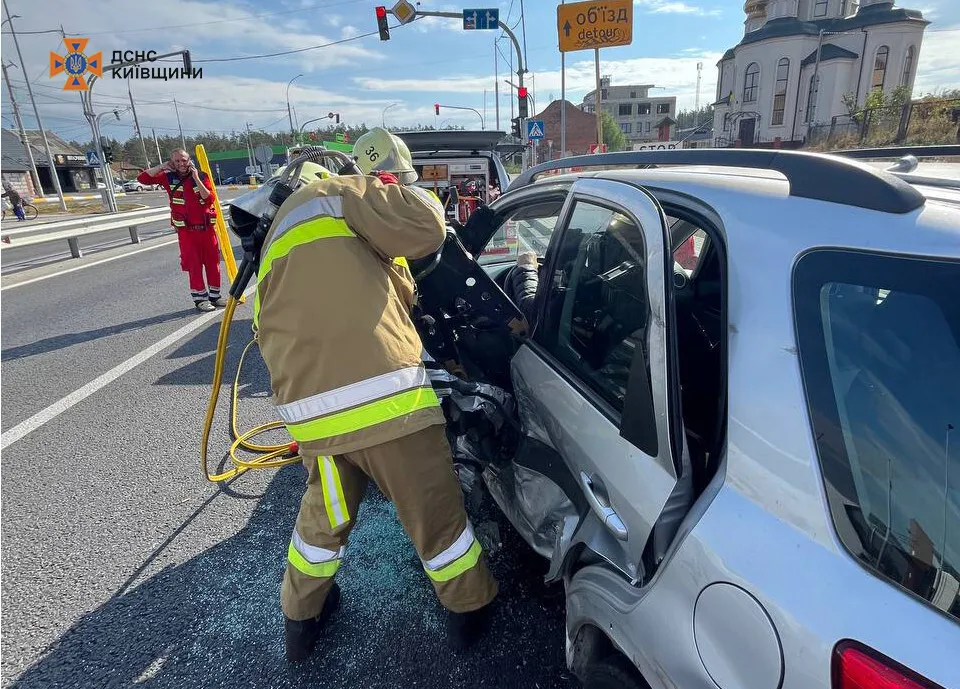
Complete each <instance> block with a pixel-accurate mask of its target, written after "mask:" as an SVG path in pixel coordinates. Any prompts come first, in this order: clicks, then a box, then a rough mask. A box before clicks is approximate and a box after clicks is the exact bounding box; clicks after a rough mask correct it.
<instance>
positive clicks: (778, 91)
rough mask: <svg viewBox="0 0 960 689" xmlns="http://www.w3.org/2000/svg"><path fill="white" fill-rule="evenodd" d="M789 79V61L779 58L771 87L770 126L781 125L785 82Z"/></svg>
mask: <svg viewBox="0 0 960 689" xmlns="http://www.w3.org/2000/svg"><path fill="white" fill-rule="evenodd" d="M789 78H790V60H788V59H787V58H785V57H784V58H780V62H778V63H777V81H776V83H775V84H774V87H773V116H772V117H771V118H770V124H783V111H784V110H785V109H786V106H787V81H788V80H789Z"/></svg>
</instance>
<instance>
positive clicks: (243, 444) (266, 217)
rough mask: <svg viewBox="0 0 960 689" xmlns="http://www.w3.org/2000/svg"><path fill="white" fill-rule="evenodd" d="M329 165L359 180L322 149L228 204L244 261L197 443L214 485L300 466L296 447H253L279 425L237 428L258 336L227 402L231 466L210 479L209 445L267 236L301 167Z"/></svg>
mask: <svg viewBox="0 0 960 689" xmlns="http://www.w3.org/2000/svg"><path fill="white" fill-rule="evenodd" d="M325 161H330V162H332V163H333V164H332V165H330V166H329V167H330V168H331V169H337V170H338V172H337V174H340V175H350V174H356V175H358V174H361V172H360V170H359V168H358V167H357V166H356V162H355V160H354V159H353V158H351V157H350V156H348V155H346V154H344V153H341V152H340V151H331V150H327V149H325V148H323V147H322V146H314V147H310V148H309V149H306V150H304V151H303V153H302V154H301V155H299V156H297V157H296V158H294V159H293V160H291V161H290V163H289V164H288V165H287V166H286V168H285V169H284V171H283V173H282V174H281V175H280V179H279V180H277V182H276V183H275V184H273V185H272V188H271V185H269V184H265V185H264V186H263V187H261V188H260V189H257V190H256V191H253V192H250V193H249V194H244V195H243V196H240V197H238V198H236V199H234V200H233V201H231V203H230V216H229V218H230V222H229V225H230V229H231V230H232V231H233V232H234V234H236V235H237V236H238V237H240V243H241V247H242V248H243V260H242V261H241V262H240V267H239V268H238V269H237V276H236V278H235V279H234V280H233V283H231V285H230V294H229V297H228V298H227V306H226V308H225V309H224V314H223V321H222V322H221V323H220V334H219V336H218V338H217V353H216V358H215V360H214V371H213V387H212V389H211V391H210V401H209V403H208V405H207V414H206V417H205V419H204V424H203V437H202V439H201V441H200V467H201V469H202V470H203V475H204V477H205V478H206V479H207V480H208V481H210V482H212V483H218V482H220V481H227V480H229V479H232V478H234V477H236V476H239V475H240V474H242V473H243V472H245V471H247V470H248V469H276V468H279V467H282V466H286V465H287V464H294V463H296V462H299V461H300V456H299V455H298V452H299V448H298V447H297V444H296V443H295V442H290V443H285V444H279V445H260V444H257V443H254V442H252V440H253V438H255V437H256V436H258V435H261V434H262V433H266V432H268V431H272V430H275V429H279V428H283V427H284V423H283V422H282V421H271V422H270V423H266V424H263V425H260V426H256V427H254V428H251V429H250V430H248V431H246V432H244V433H241V432H240V431H239V430H238V428H237V398H238V391H239V387H240V372H241V371H242V370H243V361H244V359H245V358H246V355H247V352H248V351H249V350H250V347H251V346H252V345H253V344H254V343H255V342H256V341H257V337H256V333H254V337H253V339H252V340H250V342H248V343H247V346H246V347H244V349H243V352H242V354H241V355H240V361H239V362H238V364H237V374H236V376H235V378H234V381H233V387H232V389H231V399H230V437H231V440H232V443H231V445H230V452H229V457H230V460H231V461H232V462H233V466H232V467H230V468H229V469H226V470H225V471H221V472H220V473H217V474H211V473H210V470H209V468H208V466H207V446H208V444H209V440H210V430H211V428H212V427H213V417H214V413H215V412H216V410H217V403H218V402H219V399H220V385H221V383H222V382H223V368H224V356H225V354H226V350H227V343H228V341H229V338H230V324H231V323H232V321H233V314H234V312H235V311H236V309H237V303H238V302H239V301H240V298H241V297H242V296H243V294H244V291H245V290H246V288H247V284H248V283H249V282H250V279H251V278H252V277H253V276H254V275H256V274H257V270H258V269H259V266H260V251H261V249H262V248H263V242H264V240H265V239H266V237H267V233H268V232H269V231H270V226H271V225H272V224H273V220H274V218H276V216H277V212H278V211H279V210H280V206H282V205H283V202H284V201H286V200H287V198H288V197H289V196H290V195H291V194H292V193H293V192H294V191H295V190H296V188H297V187H298V186H299V185H300V184H302V183H303V182H304V180H303V179H302V178H301V172H302V170H303V166H304V165H305V164H306V163H312V162H316V163H323V162H325ZM239 450H243V451H245V452H248V453H253V454H254V455H255V456H254V457H253V458H252V459H242V458H240V457H238V456H237V452H238V451H239Z"/></svg>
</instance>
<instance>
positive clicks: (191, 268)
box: [177, 227, 220, 299]
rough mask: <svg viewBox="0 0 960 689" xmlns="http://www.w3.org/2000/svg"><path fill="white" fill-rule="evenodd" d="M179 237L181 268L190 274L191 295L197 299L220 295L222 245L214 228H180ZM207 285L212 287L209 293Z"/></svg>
mask: <svg viewBox="0 0 960 689" xmlns="http://www.w3.org/2000/svg"><path fill="white" fill-rule="evenodd" d="M177 239H178V240H179V242H180V269H181V270H183V271H184V272H186V273H187V274H188V275H189V276H190V293H191V295H192V296H193V297H194V298H195V299H206V298H207V296H210V297H218V296H220V247H219V245H218V244H217V233H216V232H215V231H214V229H213V228H212V227H211V228H209V229H206V230H190V229H178V230H177ZM204 272H206V281H204ZM207 287H209V288H210V291H209V294H208V292H207Z"/></svg>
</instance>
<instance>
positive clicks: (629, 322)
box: [511, 179, 682, 581]
mask: <svg viewBox="0 0 960 689" xmlns="http://www.w3.org/2000/svg"><path fill="white" fill-rule="evenodd" d="M665 228H666V220H665V218H664V215H663V211H662V209H661V208H660V206H659V204H658V203H657V202H656V200H655V199H654V198H653V197H652V196H651V195H650V194H649V193H648V192H646V191H645V190H643V189H641V188H639V187H636V186H633V185H630V184H627V183H624V182H619V181H611V180H601V179H581V180H579V181H577V182H576V183H575V184H574V186H573V188H572V191H571V194H570V196H569V197H568V199H567V203H566V206H565V208H564V212H563V215H562V219H561V225H560V227H559V229H558V230H557V232H556V233H555V236H554V241H553V243H552V244H551V249H550V255H549V256H548V259H549V262H548V266H547V271H546V274H545V276H544V278H543V280H544V281H547V280H548V279H549V283H548V284H545V285H541V292H542V294H541V298H540V310H539V312H538V323H537V324H536V327H535V330H534V334H533V338H532V341H530V342H528V343H527V344H525V345H524V346H523V347H522V348H521V349H520V351H519V352H518V353H517V355H516V356H515V357H514V360H513V362H512V371H511V375H512V380H513V384H514V388H515V390H516V392H517V399H518V401H520V412H521V416H522V418H523V422H524V427H525V428H527V429H529V433H530V434H531V436H532V437H537V440H539V441H541V442H546V443H548V444H549V445H550V446H552V447H553V448H554V449H555V450H556V451H557V452H558V453H559V454H560V455H561V456H562V458H563V460H564V462H565V463H566V465H567V467H568V469H569V470H570V472H571V474H572V475H573V476H574V478H575V480H576V483H577V484H578V488H579V490H580V491H582V494H583V497H584V498H585V502H586V503H587V504H588V505H589V509H588V510H586V514H585V515H584V518H583V519H582V520H581V521H580V523H579V526H578V528H577V530H576V532H575V533H573V534H572V536H571V537H570V538H569V540H568V542H567V543H565V544H561V545H562V548H561V550H562V551H569V549H570V547H571V546H573V545H575V544H577V543H583V544H585V545H586V546H587V547H589V548H590V549H591V550H593V551H594V552H596V553H597V554H599V555H600V556H601V557H603V558H604V559H606V560H607V561H609V562H610V563H611V564H613V565H614V566H615V567H617V568H618V569H620V570H621V571H622V572H623V573H624V574H626V575H627V576H628V577H629V578H630V579H631V580H633V581H638V580H640V579H642V578H643V574H644V571H645V567H644V564H643V563H644V552H645V549H646V548H647V547H648V543H649V542H651V535H652V533H653V532H654V528H655V525H656V523H657V521H658V518H659V517H660V515H661V513H662V512H663V511H664V509H665V506H667V504H668V501H669V500H670V499H671V497H672V496H673V495H674V494H675V492H676V491H677V489H678V476H680V475H681V473H682V472H681V471H680V470H679V468H680V467H681V466H682V465H681V464H680V462H679V460H677V461H675V459H674V453H675V448H677V446H678V445H680V444H682V442H681V443H678V442H677V440H676V438H675V437H674V435H675V434H676V432H677V431H678V430H679V428H673V424H674V423H679V421H678V420H677V419H679V417H678V416H677V415H676V409H675V407H674V405H675V404H676V396H675V395H673V394H672V392H673V390H674V386H675V383H674V382H673V381H672V374H671V373H670V370H671V369H673V370H675V367H673V366H671V365H669V361H670V358H671V357H670V352H672V351H673V347H672V345H671V344H670V342H669V339H668V338H669V337H670V335H669V330H670V328H668V323H669V322H670V319H671V318H672V309H671V308H669V305H668V303H667V302H668V291H667V290H668V289H669V287H668V285H669V281H668V278H669V276H671V275H672V270H671V269H670V268H668V263H670V264H671V266H672V258H671V257H670V253H669V251H668V250H667V247H668V246H669V244H668V241H667V239H666V229H665ZM675 420H676V421H675ZM565 554H566V553H565V552H559V553H557V555H555V556H554V563H553V565H554V569H556V567H557V562H556V560H557V556H558V555H559V556H560V557H565Z"/></svg>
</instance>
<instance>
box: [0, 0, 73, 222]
mask: <svg viewBox="0 0 960 689" xmlns="http://www.w3.org/2000/svg"><path fill="white" fill-rule="evenodd" d="M3 9H4V12H6V15H7V23H8V24H9V25H10V35H11V36H13V45H14V46H16V49H17V59H19V60H20V69H21V70H22V71H23V80H24V81H26V82H27V94H28V95H29V96H30V103H31V104H32V105H33V114H34V116H35V117H36V118H37V128H38V129H39V130H40V138H41V139H43V150H44V152H45V153H46V154H47V164H48V165H49V166H50V177H51V178H53V187H54V189H56V190H57V196H59V197H60V210H62V211H64V212H66V210H67V202H66V200H65V199H64V198H63V189H61V188H60V176H59V175H58V174H57V168H56V165H55V164H54V160H53V153H51V152H50V142H49V141H47V131H46V130H45V129H44V128H43V120H42V119H40V111H39V110H38V109H37V101H36V99H34V97H33V87H32V86H31V85H30V77H29V75H28V74H27V70H26V69H25V68H24V67H23V53H21V52H20V41H18V40H17V32H16V31H15V30H14V28H13V19H12V18H11V17H10V8H9V7H7V3H3ZM40 192H41V195H42V193H43V190H42V189H41V190H40Z"/></svg>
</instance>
